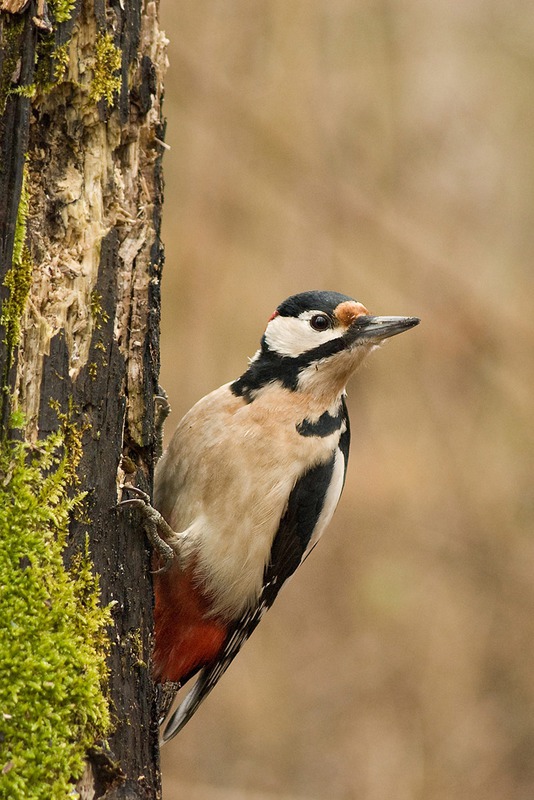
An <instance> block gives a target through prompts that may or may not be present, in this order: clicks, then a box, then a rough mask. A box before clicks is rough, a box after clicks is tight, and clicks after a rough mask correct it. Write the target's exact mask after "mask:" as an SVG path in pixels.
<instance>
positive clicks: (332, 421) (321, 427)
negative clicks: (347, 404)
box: [297, 404, 344, 437]
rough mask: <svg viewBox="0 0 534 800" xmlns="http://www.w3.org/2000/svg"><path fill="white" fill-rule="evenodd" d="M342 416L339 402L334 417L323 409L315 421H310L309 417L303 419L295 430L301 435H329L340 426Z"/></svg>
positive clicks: (341, 407)
mask: <svg viewBox="0 0 534 800" xmlns="http://www.w3.org/2000/svg"><path fill="white" fill-rule="evenodd" d="M343 416H344V415H343V406H342V405H341V404H340V406H339V409H338V412H337V414H336V415H335V417H333V416H332V414H330V413H329V412H328V411H325V412H324V414H321V416H320V417H319V419H318V420H316V421H315V422H311V421H310V420H309V419H303V420H302V422H299V424H298V425H297V431H298V432H299V433H300V435H301V436H321V437H324V436H330V435H331V434H332V433H335V432H336V431H338V430H339V429H340V428H341V423H342V422H343Z"/></svg>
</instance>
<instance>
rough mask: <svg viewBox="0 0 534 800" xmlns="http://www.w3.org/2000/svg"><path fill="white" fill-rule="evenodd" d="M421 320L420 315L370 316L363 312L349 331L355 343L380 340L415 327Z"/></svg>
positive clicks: (352, 341) (349, 335) (349, 336)
mask: <svg viewBox="0 0 534 800" xmlns="http://www.w3.org/2000/svg"><path fill="white" fill-rule="evenodd" d="M420 322H421V320H420V319H419V317H370V316H365V315H363V314H362V315H360V316H359V317H356V319H355V320H354V322H353V323H352V325H351V326H350V328H349V330H348V331H347V333H348V338H350V341H351V343H354V344H359V343H360V342H362V341H363V342H367V341H370V342H379V341H381V340H382V339H389V337H390V336H396V335H397V334H398V333H402V332H403V331H407V330H409V329H410V328H414V327H415V326H416V325H419V323H420ZM346 335H347V334H346Z"/></svg>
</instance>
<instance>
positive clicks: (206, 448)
mask: <svg viewBox="0 0 534 800" xmlns="http://www.w3.org/2000/svg"><path fill="white" fill-rule="evenodd" d="M324 412H325V408H324V406H318V407H313V402H310V400H309V399H308V400H307V399H306V398H305V397H300V396H299V395H298V394H297V393H294V392H291V391H289V390H287V389H284V388H282V387H279V386H277V385H270V386H269V387H265V389H263V390H262V392H261V393H260V394H259V395H258V397H256V398H255V400H254V401H253V402H252V403H246V402H245V401H244V400H243V398H239V397H235V396H234V395H233V394H232V392H231V391H230V389H229V384H228V385H226V386H223V387H221V388H220V389H217V390H216V391H215V392H212V393H211V394H209V395H207V396H206V397H204V398H203V399H202V400H200V401H199V402H198V403H197V404H196V405H195V406H193V408H192V409H191V411H190V412H188V414H186V416H185V417H184V418H183V420H182V421H181V423H180V424H179V425H178V428H177V430H176V432H175V434H174V437H173V439H172V442H171V444H170V446H169V448H168V449H167V451H166V452H165V453H164V455H163V456H162V458H161V459H160V462H159V464H158V467H157V470H156V484H155V495H154V502H155V505H156V508H158V510H159V511H160V512H161V513H162V514H163V516H164V517H165V518H166V520H167V521H168V522H169V524H170V525H171V527H172V528H173V529H174V530H175V531H179V532H182V533H183V534H184V536H183V538H182V545H181V549H180V553H181V557H182V558H183V559H184V561H185V564H186V566H187V562H188V561H190V563H194V564H195V575H196V580H197V582H198V584H199V586H200V588H201V589H202V591H203V592H204V593H205V594H206V596H208V597H209V598H210V604H211V614H213V615H214V616H223V617H225V618H228V619H232V618H235V617H237V616H239V614H241V613H242V612H243V611H244V610H245V609H246V608H247V607H248V606H251V605H253V604H254V603H255V601H256V600H257V598H258V596H259V594H260V592H261V588H262V582H263V574H264V569H265V566H266V564H267V563H268V561H269V555H270V552H271V546H272V543H273V540H274V537H275V535H276V532H277V530H278V527H279V523H280V519H281V518H282V516H283V513H284V510H285V507H286V505H287V501H288V498H289V495H290V493H291V490H292V489H293V487H294V485H295V483H296V481H297V480H298V478H299V477H300V476H301V475H303V474H304V473H305V472H306V471H307V470H308V469H310V468H311V467H313V466H316V465H317V464H319V463H322V462H326V461H328V460H329V459H330V458H331V457H332V453H333V452H334V450H335V448H336V447H337V444H338V442H339V436H340V431H339V430H337V431H333V432H332V433H331V434H330V435H327V436H323V437H316V436H302V435H301V434H299V432H298V430H297V425H298V424H299V423H300V422H302V420H303V419H308V420H311V421H312V422H313V421H314V420H317V419H319V417H320V416H321V414H324ZM336 413H337V408H336V409H333V410H332V414H333V415H335V414H336ZM332 512H333V509H332ZM330 516H331V515H330Z"/></svg>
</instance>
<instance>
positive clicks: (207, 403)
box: [122, 291, 419, 741]
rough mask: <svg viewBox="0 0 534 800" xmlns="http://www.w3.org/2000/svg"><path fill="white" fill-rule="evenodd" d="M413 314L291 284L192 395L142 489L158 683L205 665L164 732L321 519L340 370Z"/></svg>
mask: <svg viewBox="0 0 534 800" xmlns="http://www.w3.org/2000/svg"><path fill="white" fill-rule="evenodd" d="M418 323H419V319H418V318H417V317H376V316H371V315H370V314H369V312H368V311H367V309H366V308H365V307H364V306H363V305H362V304H361V303H359V302H357V301H356V300H353V299H352V298H350V297H347V296H346V295H343V294H339V293H337V292H329V291H310V292H304V293H302V294H297V295H293V296H292V297H289V298H288V299H287V300H285V301H284V302H283V303H281V305H279V306H278V308H277V309H276V311H275V312H274V313H273V314H272V316H271V317H270V319H269V321H268V324H267V328H266V330H265V333H264V334H263V337H262V339H261V344H260V348H259V350H258V351H257V352H256V354H255V355H254V357H253V358H252V359H250V362H249V366H248V369H247V370H246V371H245V372H244V373H243V375H241V377H240V378H238V379H237V380H234V381H232V382H231V383H227V384H225V385H224V386H221V387H220V388H219V389H216V390H215V391H213V392H211V393H210V394H208V395H207V396H206V397H204V398H203V399H202V400H200V401H199V402H198V403H196V405H194V406H193V408H192V409H191V410H190V411H189V412H188V413H187V414H186V415H185V417H184V418H183V419H182V421H181V422H180V423H179V425H178V427H177V429H176V432H175V433H174V436H173V438H172V441H171V443H170V445H169V447H168V448H167V449H166V451H165V452H164V453H163V455H162V457H161V459H160V461H159V463H158V464H157V467H156V473H155V489H154V500H153V505H151V504H150V503H149V501H148V497H146V496H145V495H143V494H142V493H141V492H139V491H138V490H135V489H134V492H135V493H136V494H137V496H136V497H135V498H133V499H129V500H125V501H123V503H122V505H126V506H133V507H136V508H139V509H141V510H142V512H143V514H144V525H145V529H146V532H147V534H148V536H149V538H150V541H151V542H152V544H153V546H154V549H155V563H156V567H158V569H157V570H156V572H155V574H154V582H155V610H154V620H155V646H154V653H153V674H154V679H155V680H156V681H158V682H161V683H165V682H169V681H170V682H173V684H179V685H182V684H184V683H185V682H186V681H187V680H189V679H190V678H191V677H193V676H194V675H196V674H197V673H200V674H199V675H198V677H197V680H196V682H195V683H194V685H193V688H192V689H191V690H190V692H189V694H188V695H187V696H186V698H185V699H184V700H183V701H182V703H181V705H180V706H179V707H178V709H177V710H176V711H175V712H174V714H173V715H172V716H171V717H170V719H169V721H168V723H167V726H166V728H165V731H164V734H163V740H164V741H167V740H169V739H171V738H172V737H173V736H175V735H176V734H177V733H178V731H179V730H181V728H182V727H183V726H184V725H185V724H186V722H187V721H188V720H189V719H190V718H191V716H192V715H193V714H194V712H195V711H196V709H197V708H198V706H199V705H200V703H201V702H202V701H203V700H204V698H205V697H206V696H207V694H208V693H209V692H210V691H211V690H212V689H213V687H214V686H215V684H216V683H217V681H218V680H219V678H220V677H221V675H222V674H223V673H224V672H225V671H226V669H227V667H228V666H229V664H230V663H231V662H232V660H233V659H234V658H235V656H236V655H237V653H238V652H239V650H240V648H241V646H242V645H243V643H244V642H245V641H246V640H247V639H248V638H249V636H250V635H251V633H252V632H253V630H254V629H255V628H256V626H257V625H258V623H259V622H260V620H261V618H262V616H263V614H264V613H265V612H266V611H267V609H268V608H270V606H271V605H272V604H273V602H274V600H275V599H276V596H277V595H278V592H279V591H280V589H281V587H282V585H283V584H284V583H285V581H286V580H287V579H288V578H289V577H290V576H291V575H292V574H293V573H294V572H295V570H296V568H297V567H298V566H299V564H301V563H302V561H303V560H304V559H305V558H306V557H307V555H308V554H309V553H310V552H311V550H312V549H313V548H314V547H315V545H316V544H317V542H318V540H319V538H320V537H321V535H322V533H323V532H324V530H325V528H326V526H327V525H328V523H329V522H330V520H331V518H332V515H333V513H334V510H335V508H336V506H337V503H338V500H339V498H340V495H341V491H342V489H343V484H344V481H345V473H346V469H347V460H348V454H349V441H350V428H349V418H348V414H347V406H346V403H345V386H346V383H347V380H348V379H349V377H350V376H351V375H352V373H353V372H354V371H355V370H356V369H357V367H358V366H359V365H360V364H361V363H362V361H363V360H364V359H365V358H366V357H367V355H368V354H369V353H370V352H371V351H372V350H374V349H375V348H376V347H377V346H378V345H379V344H380V343H381V342H383V341H384V340H385V339H388V338H390V337H391V336H395V335H396V334H398V333H402V332H403V331H406V330H408V329H409V328H412V327H414V326H415V325H417V324H418Z"/></svg>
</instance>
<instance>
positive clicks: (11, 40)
mask: <svg viewBox="0 0 534 800" xmlns="http://www.w3.org/2000/svg"><path fill="white" fill-rule="evenodd" d="M157 11H158V3H157V0H155V1H152V0H131V2H130V0H129V1H128V2H123V1H122V0H94V2H93V0H48V4H47V3H46V1H45V0H30V2H28V1H27V0H0V299H1V302H2V305H1V312H0V313H1V319H0V321H1V329H0V341H1V344H0V375H1V380H2V386H1V389H2V391H1V395H0V403H1V410H0V427H1V452H0V495H1V497H0V503H3V504H4V508H5V506H6V504H8V510H7V511H6V513H5V515H4V516H0V525H3V526H4V527H3V529H2V530H1V531H0V536H1V543H0V550H3V551H4V552H3V556H2V560H1V565H0V572H1V574H0V586H2V587H3V588H2V589H0V614H1V615H2V623H1V624H2V626H3V629H4V630H6V631H7V634H6V639H5V641H4V640H2V641H0V705H1V710H2V712H3V719H2V718H0V797H10V798H13V799H14V800H16V799H17V798H23V797H24V798H43V800H44V799H45V798H46V800H51V799H52V800H55V798H62V799H63V798H64V797H66V796H67V793H68V791H70V790H71V789H72V788H73V787H74V786H77V788H78V792H79V793H80V795H81V797H82V798H106V800H111V798H157V797H159V796H160V782H159V751H158V742H157V721H156V717H157V714H156V707H155V697H154V689H153V685H152V682H151V680H150V673H149V659H150V651H151V641H150V631H151V629H152V587H151V580H150V565H149V553H148V548H147V545H146V543H145V541H144V538H143V535H142V533H141V532H140V531H139V529H138V526H137V527H136V526H135V524H134V520H133V519H132V516H131V515H126V514H125V513H120V512H117V510H116V505H117V500H118V497H119V495H120V490H119V489H118V487H119V485H120V484H121V482H122V481H123V480H125V479H127V480H128V481H129V482H132V483H134V484H136V485H137V486H140V487H141V488H143V489H145V490H147V491H150V490H151V487H152V476H153V462H154V447H155V442H154V436H153V416H154V403H153V398H154V395H155V393H156V390H157V379H158V370H159V344H158V336H159V303H160V277H161V268H162V262H163V251H162V246H161V242H160V239H159V231H160V213H161V202H162V179H161V156H162V152H163V145H162V140H163V137H164V125H163V120H162V116H161V97H162V77H163V72H164V69H165V62H166V56H165V44H166V42H165V39H164V37H163V35H162V33H161V32H160V30H159V27H158V18H157ZM58 553H59V556H58ZM0 555H1V553H0ZM93 575H97V576H99V578H98V583H96V582H95V580H94V578H93V577H92V576H93ZM6 587H8V588H6ZM3 589H5V590H6V591H5V597H4V598H3V595H2V594H1V591H3ZM2 598H3V599H2ZM2 603H4V604H3V605H2ZM102 609H107V610H104V611H103V610H102ZM5 615H7V617H8V618H7V619H6V616H5ZM3 645H5V646H3Z"/></svg>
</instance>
